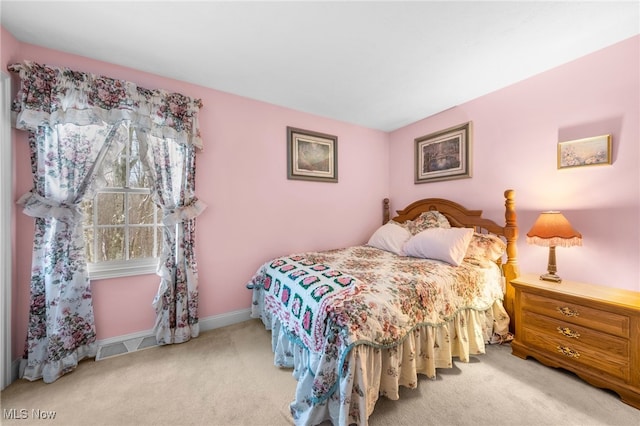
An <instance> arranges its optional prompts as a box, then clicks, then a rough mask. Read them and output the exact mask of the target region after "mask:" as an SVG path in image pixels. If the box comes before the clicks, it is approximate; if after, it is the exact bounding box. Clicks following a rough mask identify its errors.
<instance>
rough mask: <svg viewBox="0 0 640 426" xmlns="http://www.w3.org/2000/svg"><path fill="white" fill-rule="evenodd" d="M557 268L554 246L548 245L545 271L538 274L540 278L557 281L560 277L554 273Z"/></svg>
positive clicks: (559, 280)
mask: <svg viewBox="0 0 640 426" xmlns="http://www.w3.org/2000/svg"><path fill="white" fill-rule="evenodd" d="M557 271H558V268H557V267H556V247H555V246H550V247H549V265H547V273H546V274H542V275H540V279H541V280H545V281H553V282H554V283H559V282H561V281H562V279H561V278H560V277H559V276H558V275H557V274H556V272H557Z"/></svg>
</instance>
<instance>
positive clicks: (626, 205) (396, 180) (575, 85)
mask: <svg viewBox="0 0 640 426" xmlns="http://www.w3.org/2000/svg"><path fill="white" fill-rule="evenodd" d="M639 76H640V36H636V37H633V38H630V39H628V40H626V41H623V42H621V43H618V44H616V45H614V46H611V47H609V48H607V49H604V50H601V51H598V52H595V53H593V54H591V55H588V56H585V57H583V58H581V59H578V60H576V61H573V62H571V63H568V64H565V65H563V66H560V67H558V68H555V69H553V70H550V71H548V72H545V73H542V74H539V75H537V76H534V77H533V78H530V79H527V80H525V81H522V82H520V83H517V84H514V85H512V86H509V87H506V88H504V89H502V90H499V91H496V92H494V93H491V94H488V95H486V96H483V97H480V98H478V99H475V100H473V101H471V102H468V103H465V104H462V105H459V106H458V107H456V108H454V109H451V110H447V111H444V112H442V113H440V114H437V115H435V116H432V117H428V118H426V119H424V120H421V121H419V122H416V123H413V124H411V125H409V126H406V127H404V128H402V129H399V130H396V131H394V132H392V133H391V134H390V170H391V175H390V181H389V192H390V195H391V200H392V208H401V207H403V206H404V205H406V204H407V203H408V202H410V201H412V200H415V199H419V198H424V197H433V196H435V197H453V198H454V199H457V200H460V201H461V203H462V204H464V205H466V206H469V207H473V208H480V209H483V210H484V211H485V214H487V215H489V216H490V217H491V218H492V219H494V220H497V221H503V216H502V215H503V210H502V205H503V198H502V195H503V192H504V190H505V189H507V188H513V189H515V190H516V208H517V211H518V222H519V225H520V239H519V243H518V253H519V257H518V259H519V263H520V269H521V271H523V272H531V273H542V272H545V271H546V266H547V257H548V249H546V248H543V247H537V246H528V245H527V244H526V236H525V234H526V232H527V231H528V230H529V229H530V228H531V226H532V224H533V222H534V220H535V219H536V217H537V215H538V214H539V212H541V211H543V210H550V209H554V210H561V211H562V212H563V213H564V215H565V216H566V217H567V218H568V219H569V221H570V222H571V223H572V224H573V225H574V227H575V228H576V229H577V230H578V231H580V232H581V233H582V234H583V246H582V247H572V248H562V247H560V248H558V249H557V263H558V274H559V275H560V276H561V277H563V278H565V279H568V280H577V281H584V282H591V283H597V284H603V285H606V286H611V287H619V288H627V289H634V290H639V291H640V234H639V232H640V231H639V226H638V225H639V223H640V171H639V170H640V168H639V164H640V161H639V160H640V150H639V145H640V144H639V142H638V141H639V140H640V128H639V121H640V120H639V117H640V78H639ZM467 121H473V177H472V178H471V179H463V180H455V181H447V182H434V183H425V184H419V185H415V184H414V183H413V180H414V177H413V176H414V175H413V173H414V139H415V138H417V137H420V136H423V135H427V134H429V133H432V132H435V131H438V130H441V129H446V128H448V127H451V126H455V125H457V124H461V123H464V122H467ZM607 133H609V134H611V135H612V137H613V164H612V165H611V166H597V167H595V166H594V167H585V168H577V169H564V170H558V169H557V157H556V149H557V143H558V141H566V140H573V139H580V138H585V137H590V136H598V135H602V134H607Z"/></svg>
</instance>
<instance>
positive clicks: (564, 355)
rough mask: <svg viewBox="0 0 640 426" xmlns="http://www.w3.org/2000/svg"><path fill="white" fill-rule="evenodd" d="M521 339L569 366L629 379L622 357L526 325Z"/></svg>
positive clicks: (625, 379)
mask: <svg viewBox="0 0 640 426" xmlns="http://www.w3.org/2000/svg"><path fill="white" fill-rule="evenodd" d="M522 341H523V342H525V344H526V345H528V346H532V347H537V348H539V349H541V350H543V351H545V352H547V353H553V354H555V355H556V358H557V359H558V360H560V361H561V362H563V363H566V364H568V365H569V366H571V365H578V364H579V365H582V366H586V367H588V368H590V369H596V370H600V371H602V372H603V373H606V374H608V375H610V376H614V377H617V378H618V379H621V380H623V381H628V380H629V364H628V362H627V361H626V360H625V359H624V358H619V357H613V356H609V354H608V353H607V352H603V351H601V350H597V349H595V348H593V347H590V346H588V345H585V344H582V343H577V342H576V343H572V342H567V341H566V339H563V338H562V337H561V336H558V337H556V336H555V335H554V334H548V333H541V332H540V331H539V330H537V329H535V328H529V327H528V326H525V327H523V329H522ZM569 368H570V367H569ZM570 369H571V368H570Z"/></svg>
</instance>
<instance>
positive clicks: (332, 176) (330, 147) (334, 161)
mask: <svg viewBox="0 0 640 426" xmlns="http://www.w3.org/2000/svg"><path fill="white" fill-rule="evenodd" d="M287 177H288V178H289V179H299V180H315V181H322V182H338V138H337V137H336V136H332V135H327V134H324V133H318V132H312V131H309V130H303V129H296V128H295V127H287Z"/></svg>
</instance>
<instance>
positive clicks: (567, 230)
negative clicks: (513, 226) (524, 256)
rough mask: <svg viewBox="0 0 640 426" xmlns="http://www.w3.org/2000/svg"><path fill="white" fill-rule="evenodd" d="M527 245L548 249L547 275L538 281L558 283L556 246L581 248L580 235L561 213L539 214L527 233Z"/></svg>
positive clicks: (559, 279) (541, 276)
mask: <svg viewBox="0 0 640 426" xmlns="http://www.w3.org/2000/svg"><path fill="white" fill-rule="evenodd" d="M527 243H529V244H535V245H538V246H543V247H549V264H548V265H547V273H546V274H543V275H540V279H543V280H546V281H554V282H558V283H559V282H561V281H562V279H561V278H560V277H559V276H558V275H557V274H556V272H557V267H556V246H560V247H572V246H581V245H582V234H580V233H579V232H578V231H576V230H575V229H573V227H572V226H571V224H570V223H569V221H568V220H567V218H566V217H564V215H563V214H562V213H560V212H558V211H548V212H542V213H540V216H538V219H537V220H536V221H535V223H534V224H533V227H531V230H530V231H529V232H527Z"/></svg>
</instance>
